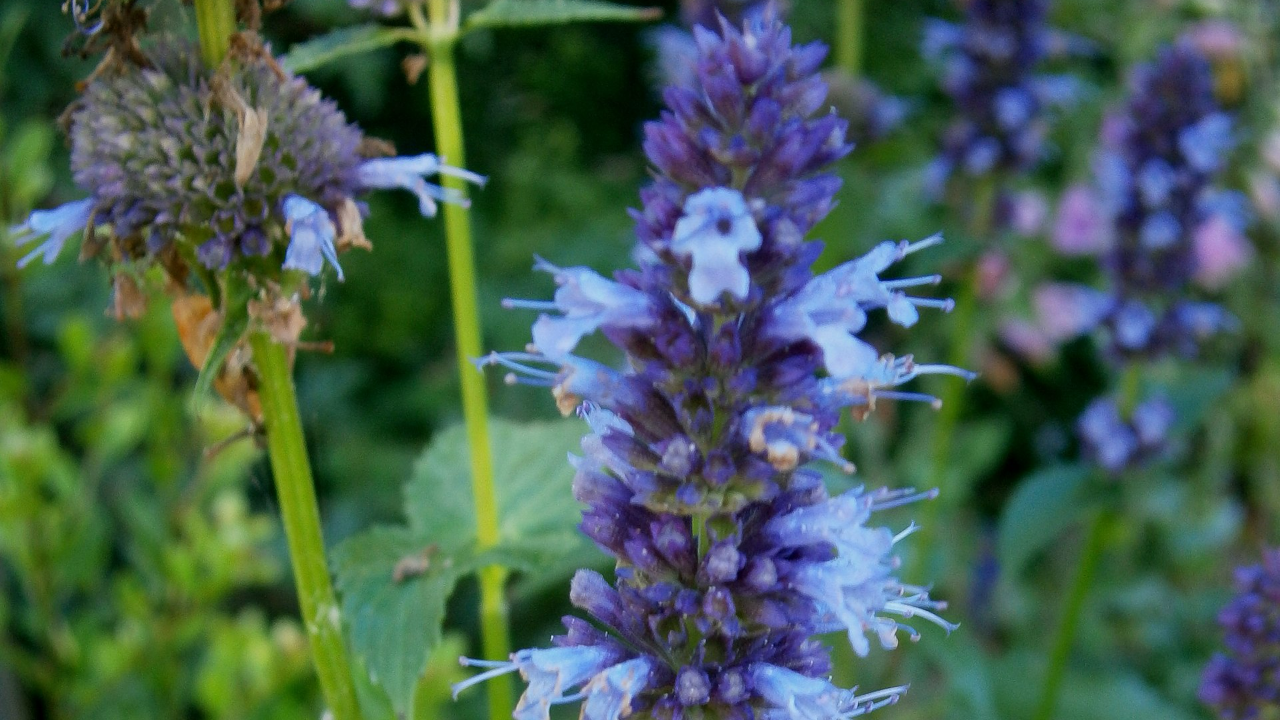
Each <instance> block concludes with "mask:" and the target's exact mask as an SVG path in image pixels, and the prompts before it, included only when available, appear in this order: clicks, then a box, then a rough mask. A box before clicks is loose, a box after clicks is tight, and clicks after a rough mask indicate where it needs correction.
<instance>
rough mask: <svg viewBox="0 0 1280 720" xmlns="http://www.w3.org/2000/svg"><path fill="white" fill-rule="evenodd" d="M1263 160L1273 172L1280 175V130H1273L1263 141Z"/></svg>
mask: <svg viewBox="0 0 1280 720" xmlns="http://www.w3.org/2000/svg"><path fill="white" fill-rule="evenodd" d="M1262 159H1263V160H1266V161H1267V164H1268V165H1270V166H1271V169H1272V170H1273V171H1275V172H1278V173H1280V130H1272V131H1271V134H1270V135H1267V139H1266V140H1263V141H1262Z"/></svg>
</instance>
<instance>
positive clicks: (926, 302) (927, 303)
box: [904, 295, 956, 313]
mask: <svg viewBox="0 0 1280 720" xmlns="http://www.w3.org/2000/svg"><path fill="white" fill-rule="evenodd" d="M904 297H906V298H907V300H908V301H910V303H911V304H912V305H915V306H916V307H927V308H937V309H939V310H941V311H942V312H945V313H949V312H951V311H952V310H954V309H955V307H956V301H955V300H952V299H951V298H918V297H911V296H909V295H905V296H904Z"/></svg>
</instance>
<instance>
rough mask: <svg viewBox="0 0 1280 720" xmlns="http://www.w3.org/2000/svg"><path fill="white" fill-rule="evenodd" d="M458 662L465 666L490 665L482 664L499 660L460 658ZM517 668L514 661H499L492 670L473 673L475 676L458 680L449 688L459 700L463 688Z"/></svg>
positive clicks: (455, 698) (454, 697)
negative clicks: (477, 673)
mask: <svg viewBox="0 0 1280 720" xmlns="http://www.w3.org/2000/svg"><path fill="white" fill-rule="evenodd" d="M458 662H460V663H462V665H464V666H470V665H474V666H476V667H489V665H487V664H482V663H493V662H497V661H494V660H471V659H470V658H459V660H458ZM516 669H517V668H516V664H515V663H513V662H506V663H498V664H497V665H496V666H495V667H494V668H493V669H492V670H488V671H485V672H482V673H480V674H479V675H473V676H471V677H469V678H467V679H466V680H463V681H461V682H456V683H454V684H452V685H450V686H449V689H450V690H452V691H453V699H454V700H457V699H458V693H460V692H462V691H463V690H466V689H467V688H469V687H471V686H472V685H479V684H480V683H482V682H484V681H485V680H491V679H493V678H496V677H501V676H502V675H506V674H507V673H512V672H515V671H516Z"/></svg>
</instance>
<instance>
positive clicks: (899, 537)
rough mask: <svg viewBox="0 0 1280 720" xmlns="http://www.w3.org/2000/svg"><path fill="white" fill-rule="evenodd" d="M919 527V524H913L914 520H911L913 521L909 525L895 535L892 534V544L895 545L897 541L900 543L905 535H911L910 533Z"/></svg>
mask: <svg viewBox="0 0 1280 720" xmlns="http://www.w3.org/2000/svg"><path fill="white" fill-rule="evenodd" d="M919 529H920V526H919V525H917V524H915V523H914V522H913V523H911V524H910V525H908V526H907V527H906V528H904V529H903V530H902V532H900V533H898V534H897V535H894V536H893V544H894V545H897V544H898V543H900V542H902V541H903V540H904V539H906V537H907V536H908V535H912V534H914V533H915V532H916V531H917V530H919Z"/></svg>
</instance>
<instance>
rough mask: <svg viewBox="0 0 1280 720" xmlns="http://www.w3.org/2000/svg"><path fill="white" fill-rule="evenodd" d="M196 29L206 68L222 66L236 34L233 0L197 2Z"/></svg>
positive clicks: (199, 0)
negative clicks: (232, 37) (232, 38)
mask: <svg viewBox="0 0 1280 720" xmlns="http://www.w3.org/2000/svg"><path fill="white" fill-rule="evenodd" d="M195 4H196V27H197V28H198V30H199V35H200V57H201V59H203V60H204V64H205V67H208V68H216V67H218V66H219V65H221V64H222V59H223V58H224V57H226V56H227V50H228V49H229V48H230V47H231V36H232V35H234V34H235V32H236V9H235V5H234V3H233V0H195Z"/></svg>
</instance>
